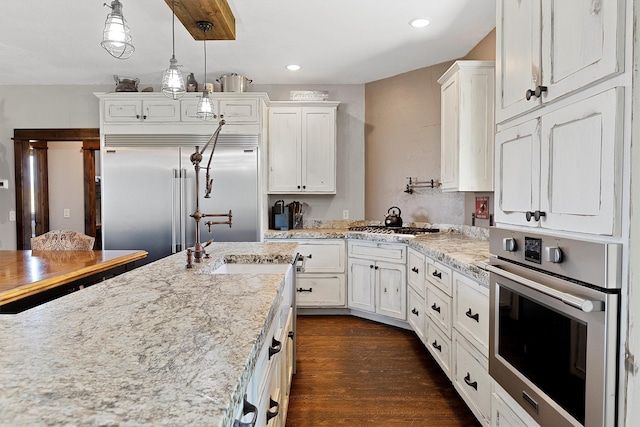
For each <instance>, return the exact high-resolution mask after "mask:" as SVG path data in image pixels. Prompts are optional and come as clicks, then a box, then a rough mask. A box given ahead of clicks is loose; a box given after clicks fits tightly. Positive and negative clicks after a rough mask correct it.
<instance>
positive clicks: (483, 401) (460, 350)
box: [453, 331, 491, 425]
mask: <svg viewBox="0 0 640 427" xmlns="http://www.w3.org/2000/svg"><path fill="white" fill-rule="evenodd" d="M453 357H454V365H453V366H454V368H453V369H454V372H453V385H454V387H455V388H456V390H457V391H458V393H460V396H461V397H462V399H463V400H464V401H465V402H466V403H467V405H468V406H469V408H470V409H471V411H472V412H473V413H474V415H475V416H476V418H478V420H479V421H480V422H481V423H482V424H484V425H490V424H491V377H490V376H489V362H488V360H487V358H486V356H484V355H483V354H481V353H480V352H479V351H478V350H477V349H476V348H475V347H474V346H472V345H471V344H470V343H469V342H468V341H467V340H466V339H465V338H464V337H463V336H462V335H460V334H459V333H458V332H457V331H454V333H453Z"/></svg>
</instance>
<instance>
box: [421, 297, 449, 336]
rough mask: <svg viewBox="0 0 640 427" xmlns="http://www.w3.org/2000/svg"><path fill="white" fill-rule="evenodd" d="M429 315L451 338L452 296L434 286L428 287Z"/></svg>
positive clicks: (427, 308)
mask: <svg viewBox="0 0 640 427" xmlns="http://www.w3.org/2000/svg"><path fill="white" fill-rule="evenodd" d="M426 310H427V316H429V319H430V320H431V321H432V322H433V323H435V324H437V325H438V327H439V328H440V329H442V331H443V332H444V333H445V335H446V336H447V337H449V338H451V317H452V315H451V297H450V296H448V295H446V294H445V293H444V292H442V291H441V290H439V289H437V288H435V287H434V286H428V287H427V306H426Z"/></svg>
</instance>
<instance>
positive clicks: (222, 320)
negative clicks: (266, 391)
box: [0, 242, 297, 426]
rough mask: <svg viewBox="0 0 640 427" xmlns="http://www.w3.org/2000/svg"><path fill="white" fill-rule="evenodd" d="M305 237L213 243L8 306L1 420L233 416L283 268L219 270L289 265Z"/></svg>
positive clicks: (1, 334)
mask: <svg viewBox="0 0 640 427" xmlns="http://www.w3.org/2000/svg"><path fill="white" fill-rule="evenodd" d="M296 247H297V244H296V243H293V242H292V243H213V244H212V245H211V246H210V247H208V248H207V251H208V252H209V253H210V254H211V258H210V259H208V260H204V262H203V263H202V264H200V265H198V264H196V265H195V267H194V268H193V269H191V270H187V269H185V263H186V256H185V254H184V253H179V254H176V255H172V256H169V257H167V258H164V259H161V260H159V261H156V262H154V263H151V264H147V265H145V266H142V267H140V268H138V269H136V270H133V271H130V272H127V273H125V274H122V275H120V276H117V277H115V278H112V279H109V280H106V281H104V282H102V283H99V284H96V285H94V286H92V287H90V288H87V289H83V290H81V291H79V292H76V293H73V294H70V295H67V296H65V297H62V298H59V299H57V300H54V301H51V302H49V303H46V304H43V305H40V306H38V307H35V308H32V309H30V310H27V311H24V312H22V313H19V314H15V315H3V316H0V348H1V349H2V351H0V383H2V388H0V419H1V420H2V422H3V423H6V424H7V425H120V426H137V425H190V426H200V425H202V426H204V425H207V426H210V425H215V426H229V425H232V423H233V418H234V416H235V412H234V411H236V409H237V408H238V407H241V405H242V397H243V394H244V392H245V389H246V387H247V382H248V381H249V377H250V375H251V373H252V370H253V368H254V366H255V363H256V359H257V358H258V353H259V352H260V351H261V348H262V346H263V343H264V342H265V338H266V335H267V329H268V328H269V326H270V324H271V323H272V321H273V319H274V318H275V317H276V316H277V314H278V313H277V310H278V308H279V307H278V303H279V301H280V299H281V292H282V289H283V284H284V275H283V274H211V273H212V272H214V270H216V269H217V268H218V267H220V266H221V265H222V264H224V263H225V262H227V263H251V264H261V263H283V264H286V263H288V264H290V263H291V262H292V261H293V259H294V257H295V252H296Z"/></svg>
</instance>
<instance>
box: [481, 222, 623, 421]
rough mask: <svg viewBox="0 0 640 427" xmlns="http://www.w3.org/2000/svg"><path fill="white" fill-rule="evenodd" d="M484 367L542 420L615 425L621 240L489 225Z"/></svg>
mask: <svg viewBox="0 0 640 427" xmlns="http://www.w3.org/2000/svg"><path fill="white" fill-rule="evenodd" d="M490 248H491V254H492V260H491V263H490V265H488V266H487V269H488V270H489V271H490V316H491V317H490V324H489V325H490V326H489V327H490V331H489V373H490V374H491V376H492V377H493V378H494V379H495V380H496V381H497V382H498V384H500V386H501V387H502V388H504V389H505V390H506V391H507V392H508V393H509V394H510V395H511V397H513V398H514V399H515V400H516V401H517V402H518V403H519V404H520V406H522V407H523V408H524V409H525V410H526V411H527V412H528V413H529V414H531V416H532V417H533V418H534V419H535V420H536V421H537V422H538V423H539V424H540V425H542V426H551V425H552V426H585V427H592V426H614V425H615V424H616V404H617V401H616V400H617V399H616V396H617V378H618V372H617V365H618V355H619V353H618V348H619V312H620V310H619V308H620V307H619V304H620V271H621V257H620V251H621V246H620V245H618V244H612V243H602V242H596V241H583V240H575V239H568V238H563V237H556V236H549V235H543V234H536V233H529V232H526V233H525V232H520V231H513V230H507V229H500V228H492V229H491V242H490Z"/></svg>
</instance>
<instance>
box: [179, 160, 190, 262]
mask: <svg viewBox="0 0 640 427" xmlns="http://www.w3.org/2000/svg"><path fill="white" fill-rule="evenodd" d="M187 190H188V187H187V170H186V169H185V168H182V169H181V170H180V245H181V249H180V250H183V249H186V248H187V221H188V216H187V215H188V213H187V209H188V206H187V200H188V197H187Z"/></svg>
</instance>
